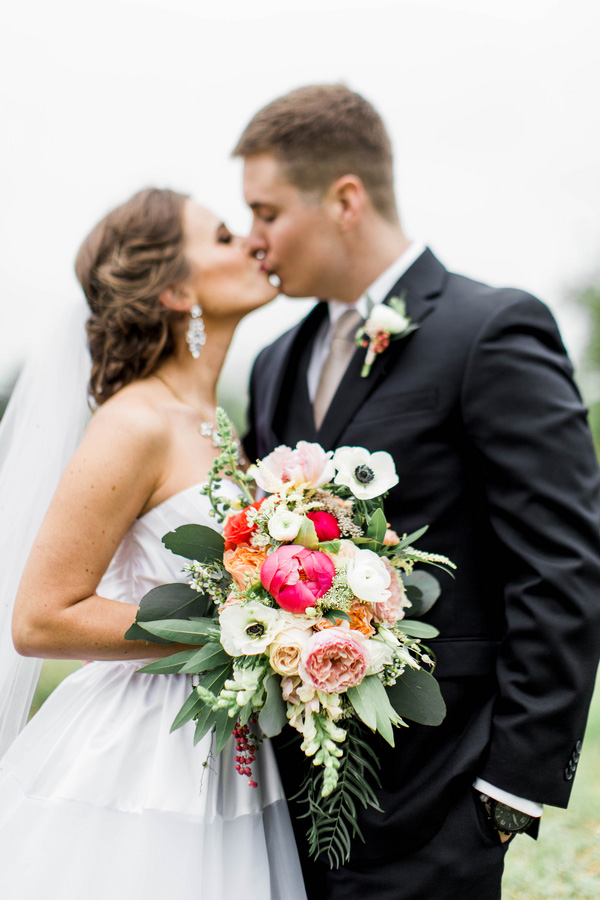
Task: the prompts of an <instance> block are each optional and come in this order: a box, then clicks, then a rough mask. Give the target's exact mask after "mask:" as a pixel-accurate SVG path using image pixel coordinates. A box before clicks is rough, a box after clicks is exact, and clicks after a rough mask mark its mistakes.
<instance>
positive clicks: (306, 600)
mask: <svg viewBox="0 0 600 900" xmlns="http://www.w3.org/2000/svg"><path fill="white" fill-rule="evenodd" d="M334 575H335V566H334V565H333V563H332V561H331V560H330V559H329V557H328V556H327V554H326V553H321V552H320V551H319V550H307V549H306V547H300V546H296V545H295V544H284V545H283V546H282V547H279V548H278V549H277V550H275V551H274V552H273V553H271V555H270V556H267V558H266V560H265V561H264V563H263V564H262V568H261V570H260V580H261V582H262V585H263V587H264V588H265V590H267V591H268V592H269V593H270V594H271V595H272V596H273V597H274V598H275V600H276V601H277V603H278V604H279V606H281V608H282V609H286V610H287V611H288V612H291V613H303V612H304V611H305V609H306V608H307V607H309V606H314V605H315V603H316V601H317V600H318V599H319V597H322V596H323V595H324V594H326V593H327V591H328V590H329V588H330V587H331V582H332V581H333V576H334Z"/></svg>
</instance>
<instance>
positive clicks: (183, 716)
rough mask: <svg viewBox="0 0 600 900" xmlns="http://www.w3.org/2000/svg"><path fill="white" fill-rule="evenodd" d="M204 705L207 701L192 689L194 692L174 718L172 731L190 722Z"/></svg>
mask: <svg viewBox="0 0 600 900" xmlns="http://www.w3.org/2000/svg"><path fill="white" fill-rule="evenodd" d="M204 705H205V701H204V700H201V699H200V697H199V696H198V694H197V693H196V691H192V693H191V694H190V695H189V696H188V697H187V698H186V700H185V703H184V704H183V706H182V707H181V709H180V710H179V712H178V713H177V715H176V716H175V718H174V719H173V724H172V725H171V731H177V729H178V728H181V727H182V726H183V725H185V724H186V722H189V721H190V720H191V719H193V718H194V716H197V715H198V713H199V712H200V711H201V709H202V707H203V706H204Z"/></svg>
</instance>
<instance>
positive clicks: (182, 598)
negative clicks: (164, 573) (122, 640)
mask: <svg viewBox="0 0 600 900" xmlns="http://www.w3.org/2000/svg"><path fill="white" fill-rule="evenodd" d="M210 602H211V601H210V598H209V597H207V596H205V595H204V594H199V593H198V592H197V591H194V590H192V588H191V587H190V586H189V585H187V584H182V583H181V582H175V583H173V584H161V585H159V586H158V587H155V588H152V590H151V591H148V593H147V594H145V595H144V596H143V597H142V599H141V600H140V606H139V609H138V611H137V614H136V617H135V622H134V624H133V625H132V626H131V627H130V628H129V629H128V630H127V631H126V632H125V637H126V638H127V640H128V641H149V640H151V641H153V642H154V643H159V644H164V643H168V641H165V639H164V638H159V639H158V640H157V639H156V635H155V632H151V631H149V629H147V628H146V624H145V623H147V622H157V621H160V620H162V619H189V618H190V616H203V615H205V614H206V611H207V607H208V605H209V604H210ZM151 635H155V636H154V637H152V636H151Z"/></svg>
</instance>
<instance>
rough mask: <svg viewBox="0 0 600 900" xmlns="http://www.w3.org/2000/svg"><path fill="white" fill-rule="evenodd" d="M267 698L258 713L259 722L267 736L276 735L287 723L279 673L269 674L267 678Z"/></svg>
mask: <svg viewBox="0 0 600 900" xmlns="http://www.w3.org/2000/svg"><path fill="white" fill-rule="evenodd" d="M265 690H266V692H267V699H266V701H265V705H264V706H263V708H262V709H261V711H260V712H259V714H258V724H259V725H260V728H261V731H262V733H263V734H264V736H265V737H275V735H276V734H279V733H280V732H281V730H282V729H283V726H284V725H285V724H286V723H287V715H286V706H285V701H284V699H283V697H282V696H281V687H280V682H279V678H278V677H277V675H273V674H271V675H268V676H267V678H266V680H265Z"/></svg>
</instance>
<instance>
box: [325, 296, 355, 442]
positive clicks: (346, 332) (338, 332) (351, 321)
mask: <svg viewBox="0 0 600 900" xmlns="http://www.w3.org/2000/svg"><path fill="white" fill-rule="evenodd" d="M363 322H364V319H363V317H362V316H361V314H360V313H359V312H357V311H356V310H355V309H349V310H348V311H347V312H345V313H343V315H341V316H340V318H339V319H338V321H337V322H336V325H335V329H334V331H333V337H332V339H331V346H330V348H329V354H328V355H327V357H326V359H325V363H324V365H323V369H322V371H321V377H320V379H319V386H318V388H317V394H316V396H315V400H314V403H313V412H314V417H315V425H316V426H317V428H320V427H321V423H322V421H323V419H324V418H325V413H326V412H327V410H328V409H329V405H330V403H331V401H332V400H333V398H334V395H335V392H336V391H337V389H338V386H339V383H340V381H341V380H342V377H343V375H344V372H345V371H346V369H347V368H348V363H349V362H350V360H351V359H352V356H353V355H354V351H355V350H356V341H355V339H354V336H355V334H356V332H357V329H358V328H359V326H360V325H362V323H363Z"/></svg>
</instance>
